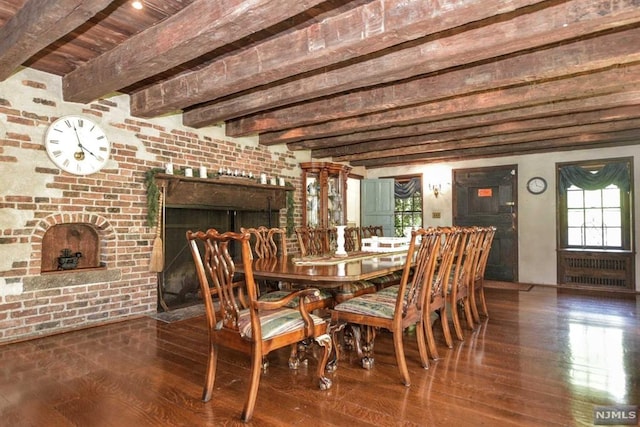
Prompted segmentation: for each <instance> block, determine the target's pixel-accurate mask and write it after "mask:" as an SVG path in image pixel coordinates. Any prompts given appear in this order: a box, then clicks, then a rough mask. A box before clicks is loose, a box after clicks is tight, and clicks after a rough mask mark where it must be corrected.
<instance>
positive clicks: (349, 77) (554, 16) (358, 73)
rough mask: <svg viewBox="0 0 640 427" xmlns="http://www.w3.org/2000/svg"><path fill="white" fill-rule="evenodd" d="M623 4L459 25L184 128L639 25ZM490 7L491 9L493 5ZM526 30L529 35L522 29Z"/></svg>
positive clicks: (226, 107) (254, 96) (191, 120)
mask: <svg viewBox="0 0 640 427" xmlns="http://www.w3.org/2000/svg"><path fill="white" fill-rule="evenodd" d="M624 3H625V4H624V5H622V7H618V5H617V6H616V7H613V8H610V9H608V10H606V11H602V10H601V8H600V5H596V4H594V3H591V2H585V1H583V0H574V1H568V2H562V3H560V4H558V3H550V2H545V3H544V5H547V6H548V5H551V6H550V7H546V8H542V6H540V5H536V7H530V8H523V9H519V10H517V11H516V12H515V13H509V14H506V16H494V17H492V19H488V20H486V22H485V23H479V22H475V23H474V26H473V28H465V27H458V28H456V29H455V30H454V31H451V32H450V33H451V34H448V35H447V36H446V37H442V38H430V37H427V38H425V39H424V41H423V42H421V43H420V44H418V43H415V44H411V45H410V46H397V49H395V50H393V51H390V52H387V53H385V54H384V55H379V56H375V57H373V58H371V59H368V60H366V61H360V62H356V63H352V64H348V65H345V66H341V67H339V68H336V69H328V70H326V71H323V72H322V73H318V74H314V75H310V76H305V77H303V78H299V79H295V80H292V81H288V82H283V83H281V84H279V85H277V86H267V87H263V88H258V89H257V90H254V91H251V92H249V93H247V94H241V95H239V96H234V97H230V98H228V99H224V100H220V101H217V102H212V103H209V104H207V105H205V106H201V107H197V108H195V109H193V110H190V111H188V112H186V114H185V117H184V120H185V124H188V125H189V126H196V127H199V126H201V125H203V124H212V123H216V122H220V121H223V120H228V119H232V118H236V117H240V116H247V115H250V114H253V113H256V112H258V111H262V110H266V109H273V108H280V107H283V106H286V105H290V104H296V103H299V102H302V101H306V100H308V99H312V98H320V97H324V96H328V95H333V94H336V93H339V92H346V91H351V90H356V89H358V88H363V87H367V86H372V85H380V84H385V83H390V82H394V81H398V80H402V79H407V78H411V77H414V76H418V75H422V74H428V73H433V72H436V71H440V70H446V69H451V68H453V67H458V66H461V65H464V64H470V63H474V62H479V61H486V60H488V59H491V58H497V57H500V56H504V55H508V54H513V53H515V52H519V51H523V50H527V49H533V48H539V47H541V46H545V45H550V44H553V43H558V42H561V41H564V40H571V39H574V38H577V37H585V36H587V35H588V34H592V33H594V32H599V31H603V30H609V29H612V28H619V27H622V26H625V25H628V24H630V23H637V22H638V21H640V9H639V8H638V7H637V5H634V4H633V1H632V0H627V1H626V2H624ZM486 7H487V8H489V9H492V5H489V4H487V5H486ZM532 9H533V10H532ZM461 15H462V14H461ZM514 15H515V16H514ZM558 17H561V18H560V19H559V18H558ZM523 28H526V29H527V31H522V29H523ZM480 47H481V48H480ZM207 122H208V123H207Z"/></svg>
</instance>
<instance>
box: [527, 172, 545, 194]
mask: <svg viewBox="0 0 640 427" xmlns="http://www.w3.org/2000/svg"><path fill="white" fill-rule="evenodd" d="M527 190H529V193H531V194H542V193H544V192H545V191H546V190H547V180H546V179H544V178H542V177H539V176H534V177H533V178H531V179H530V180H529V181H527Z"/></svg>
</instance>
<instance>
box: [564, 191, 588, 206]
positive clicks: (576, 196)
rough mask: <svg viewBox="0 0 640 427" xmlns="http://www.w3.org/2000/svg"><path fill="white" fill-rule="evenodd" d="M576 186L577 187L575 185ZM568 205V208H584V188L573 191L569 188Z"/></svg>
mask: <svg viewBox="0 0 640 427" xmlns="http://www.w3.org/2000/svg"><path fill="white" fill-rule="evenodd" d="M573 188H576V187H573ZM567 207H568V208H582V207H584V205H583V199H582V190H578V191H573V190H567Z"/></svg>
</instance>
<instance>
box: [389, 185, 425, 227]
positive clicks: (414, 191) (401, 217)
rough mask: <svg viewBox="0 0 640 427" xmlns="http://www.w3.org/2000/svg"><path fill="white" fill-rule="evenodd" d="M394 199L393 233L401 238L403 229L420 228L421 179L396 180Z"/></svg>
mask: <svg viewBox="0 0 640 427" xmlns="http://www.w3.org/2000/svg"><path fill="white" fill-rule="evenodd" d="M394 198H395V199H394V200H395V208H394V212H393V214H394V231H395V235H396V237H401V236H404V229H405V227H421V226H422V178H421V177H419V176H418V177H402V178H396V179H395V192H394Z"/></svg>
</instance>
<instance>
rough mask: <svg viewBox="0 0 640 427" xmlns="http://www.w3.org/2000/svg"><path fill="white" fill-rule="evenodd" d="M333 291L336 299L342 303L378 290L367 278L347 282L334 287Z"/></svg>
mask: <svg viewBox="0 0 640 427" xmlns="http://www.w3.org/2000/svg"><path fill="white" fill-rule="evenodd" d="M331 291H332V292H333V296H334V298H335V299H336V301H337V302H339V303H340V302H343V301H346V300H348V299H351V298H355V297H358V296H360V295H364V294H369V293H373V292H375V291H376V285H374V284H373V283H371V282H369V281H367V280H358V281H356V282H351V283H345V284H344V285H341V286H340V287H338V288H332V289H331Z"/></svg>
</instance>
